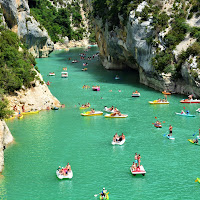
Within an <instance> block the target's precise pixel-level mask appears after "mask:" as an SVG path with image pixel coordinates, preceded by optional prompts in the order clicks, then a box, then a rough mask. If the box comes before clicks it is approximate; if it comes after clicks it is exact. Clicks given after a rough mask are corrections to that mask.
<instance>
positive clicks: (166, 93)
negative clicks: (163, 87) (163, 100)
mask: <svg viewBox="0 0 200 200" xmlns="http://www.w3.org/2000/svg"><path fill="white" fill-rule="evenodd" d="M162 93H163V94H165V95H171V93H170V92H165V91H163V92H162Z"/></svg>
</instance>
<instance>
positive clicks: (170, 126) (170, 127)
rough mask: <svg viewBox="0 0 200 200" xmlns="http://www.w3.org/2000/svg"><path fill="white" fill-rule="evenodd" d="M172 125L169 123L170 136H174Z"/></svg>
mask: <svg viewBox="0 0 200 200" xmlns="http://www.w3.org/2000/svg"><path fill="white" fill-rule="evenodd" d="M172 128H173V127H172V125H169V136H171V137H172Z"/></svg>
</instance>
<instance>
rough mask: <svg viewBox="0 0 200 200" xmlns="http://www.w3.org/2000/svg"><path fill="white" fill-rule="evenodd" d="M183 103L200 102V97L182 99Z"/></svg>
mask: <svg viewBox="0 0 200 200" xmlns="http://www.w3.org/2000/svg"><path fill="white" fill-rule="evenodd" d="M180 102H181V103H200V100H199V99H190V100H189V99H182V100H181V101H180Z"/></svg>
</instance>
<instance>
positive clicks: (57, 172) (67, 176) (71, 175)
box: [56, 170, 73, 179]
mask: <svg viewBox="0 0 200 200" xmlns="http://www.w3.org/2000/svg"><path fill="white" fill-rule="evenodd" d="M56 175H57V177H58V178H59V179H64V178H66V179H71V178H72V177H73V172H72V170H71V171H70V172H68V173H67V175H66V176H64V175H63V174H60V173H59V170H56Z"/></svg>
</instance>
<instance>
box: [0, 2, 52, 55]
mask: <svg viewBox="0 0 200 200" xmlns="http://www.w3.org/2000/svg"><path fill="white" fill-rule="evenodd" d="M0 4H1V7H2V9H3V16H4V18H5V21H6V23H7V26H8V27H9V28H10V29H11V30H12V31H13V32H15V33H17V34H18V36H19V38H21V39H23V41H24V42H25V43H26V44H27V46H28V49H29V51H30V52H31V53H32V54H33V56H34V57H37V58H39V57H47V56H48V55H49V53H50V52H52V51H53V49H54V44H53V42H52V41H51V40H50V38H49V36H48V33H47V31H46V30H45V29H41V28H40V24H39V23H38V22H37V21H36V20H35V19H34V18H33V17H32V16H30V9H29V6H28V0H0Z"/></svg>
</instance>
